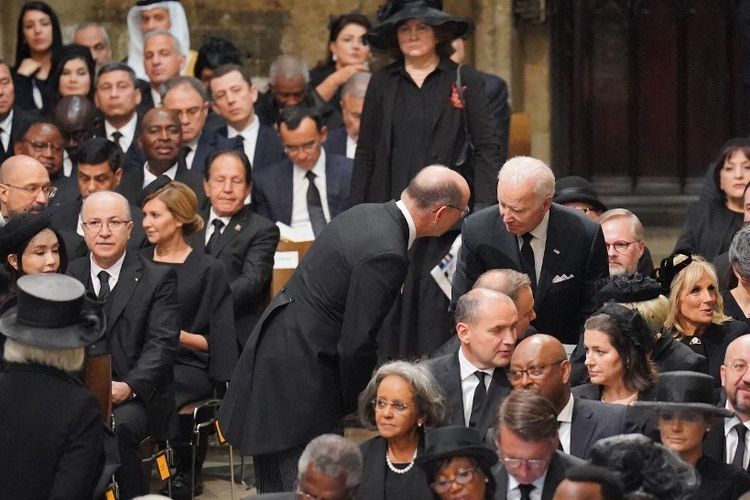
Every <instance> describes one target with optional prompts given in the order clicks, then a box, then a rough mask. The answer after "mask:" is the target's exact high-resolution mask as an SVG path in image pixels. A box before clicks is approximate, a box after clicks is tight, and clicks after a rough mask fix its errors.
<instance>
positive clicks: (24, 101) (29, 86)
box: [13, 72, 52, 114]
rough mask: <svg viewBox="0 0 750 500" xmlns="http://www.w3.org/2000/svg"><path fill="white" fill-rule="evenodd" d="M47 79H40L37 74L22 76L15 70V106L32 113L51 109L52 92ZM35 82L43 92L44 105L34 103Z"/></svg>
mask: <svg viewBox="0 0 750 500" xmlns="http://www.w3.org/2000/svg"><path fill="white" fill-rule="evenodd" d="M48 82H49V79H47V80H39V79H38V78H36V77H35V76H33V75H32V76H22V75H19V74H18V73H16V72H13V88H14V89H15V92H16V99H15V103H14V106H13V107H14V108H15V109H18V108H21V109H23V110H25V111H28V112H30V113H36V114H38V113H40V112H41V111H42V110H49V109H50V106H52V95H51V94H52V92H49V88H48ZM34 84H36V86H37V88H38V89H39V92H40V93H41V94H42V107H41V108H38V107H37V106H36V104H35V103H34V91H33V88H34Z"/></svg>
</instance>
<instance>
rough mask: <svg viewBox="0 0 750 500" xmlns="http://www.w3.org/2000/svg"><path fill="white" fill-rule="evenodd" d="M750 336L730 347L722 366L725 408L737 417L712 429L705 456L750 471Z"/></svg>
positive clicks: (744, 336) (740, 339)
mask: <svg viewBox="0 0 750 500" xmlns="http://www.w3.org/2000/svg"><path fill="white" fill-rule="evenodd" d="M748 366H750V335H743V336H741V337H739V338H737V339H735V340H733V341H732V343H730V344H729V345H728V346H727V351H726V354H725V355H724V364H723V365H721V385H722V387H723V388H724V394H725V395H726V401H725V402H724V406H725V408H726V409H727V410H730V411H732V412H734V416H733V417H730V418H723V419H721V420H719V422H718V423H717V424H715V425H713V426H712V427H711V429H709V431H708V432H707V433H706V437H705V439H704V441H703V453H705V455H706V456H709V457H711V458H713V459H714V460H718V461H720V462H724V463H728V464H733V465H734V466H736V467H738V468H740V469H743V470H748V464H749V463H750V452H749V451H748V448H750V446H749V445H750V433H749V432H747V430H748V428H749V427H750V370H749V369H748Z"/></svg>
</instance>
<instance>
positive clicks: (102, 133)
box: [94, 115, 146, 169]
mask: <svg viewBox="0 0 750 500" xmlns="http://www.w3.org/2000/svg"><path fill="white" fill-rule="evenodd" d="M140 135H141V116H140V115H137V121H136V124H135V134H134V135H133V141H132V142H131V143H130V147H129V148H128V150H127V151H123V155H122V163H121V166H122V168H123V169H131V168H138V166H143V164H144V163H145V162H146V155H145V154H143V150H142V149H141V147H140V146H139V145H138V137H140ZM94 137H103V138H105V139H107V140H110V141H112V138H111V137H107V131H106V129H105V128H104V120H101V121H100V122H99V124H98V125H97V127H96V129H95V130H94ZM112 142H114V141H112Z"/></svg>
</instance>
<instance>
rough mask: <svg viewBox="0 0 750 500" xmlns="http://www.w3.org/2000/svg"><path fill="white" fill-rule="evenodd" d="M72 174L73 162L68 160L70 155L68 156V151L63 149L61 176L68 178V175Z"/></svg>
mask: <svg viewBox="0 0 750 500" xmlns="http://www.w3.org/2000/svg"><path fill="white" fill-rule="evenodd" d="M72 173H73V160H71V159H70V155H68V150H67V149H65V148H63V175H64V176H65V177H70V174H72Z"/></svg>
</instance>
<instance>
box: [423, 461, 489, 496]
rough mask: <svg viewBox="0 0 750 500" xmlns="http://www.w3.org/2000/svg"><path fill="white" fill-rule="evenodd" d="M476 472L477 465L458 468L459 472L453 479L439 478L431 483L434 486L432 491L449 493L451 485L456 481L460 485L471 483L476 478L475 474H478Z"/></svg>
mask: <svg viewBox="0 0 750 500" xmlns="http://www.w3.org/2000/svg"><path fill="white" fill-rule="evenodd" d="M476 472H477V469H476V467H470V468H468V469H458V472H457V473H456V476H455V477H454V478H453V479H438V480H437V481H435V482H434V483H432V484H430V486H431V487H432V491H434V492H435V493H437V494H438V495H440V494H443V493H447V492H448V490H450V489H451V486H453V483H454V482H455V483H458V484H460V485H465V484H469V483H470V482H471V480H472V479H474V474H476Z"/></svg>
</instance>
